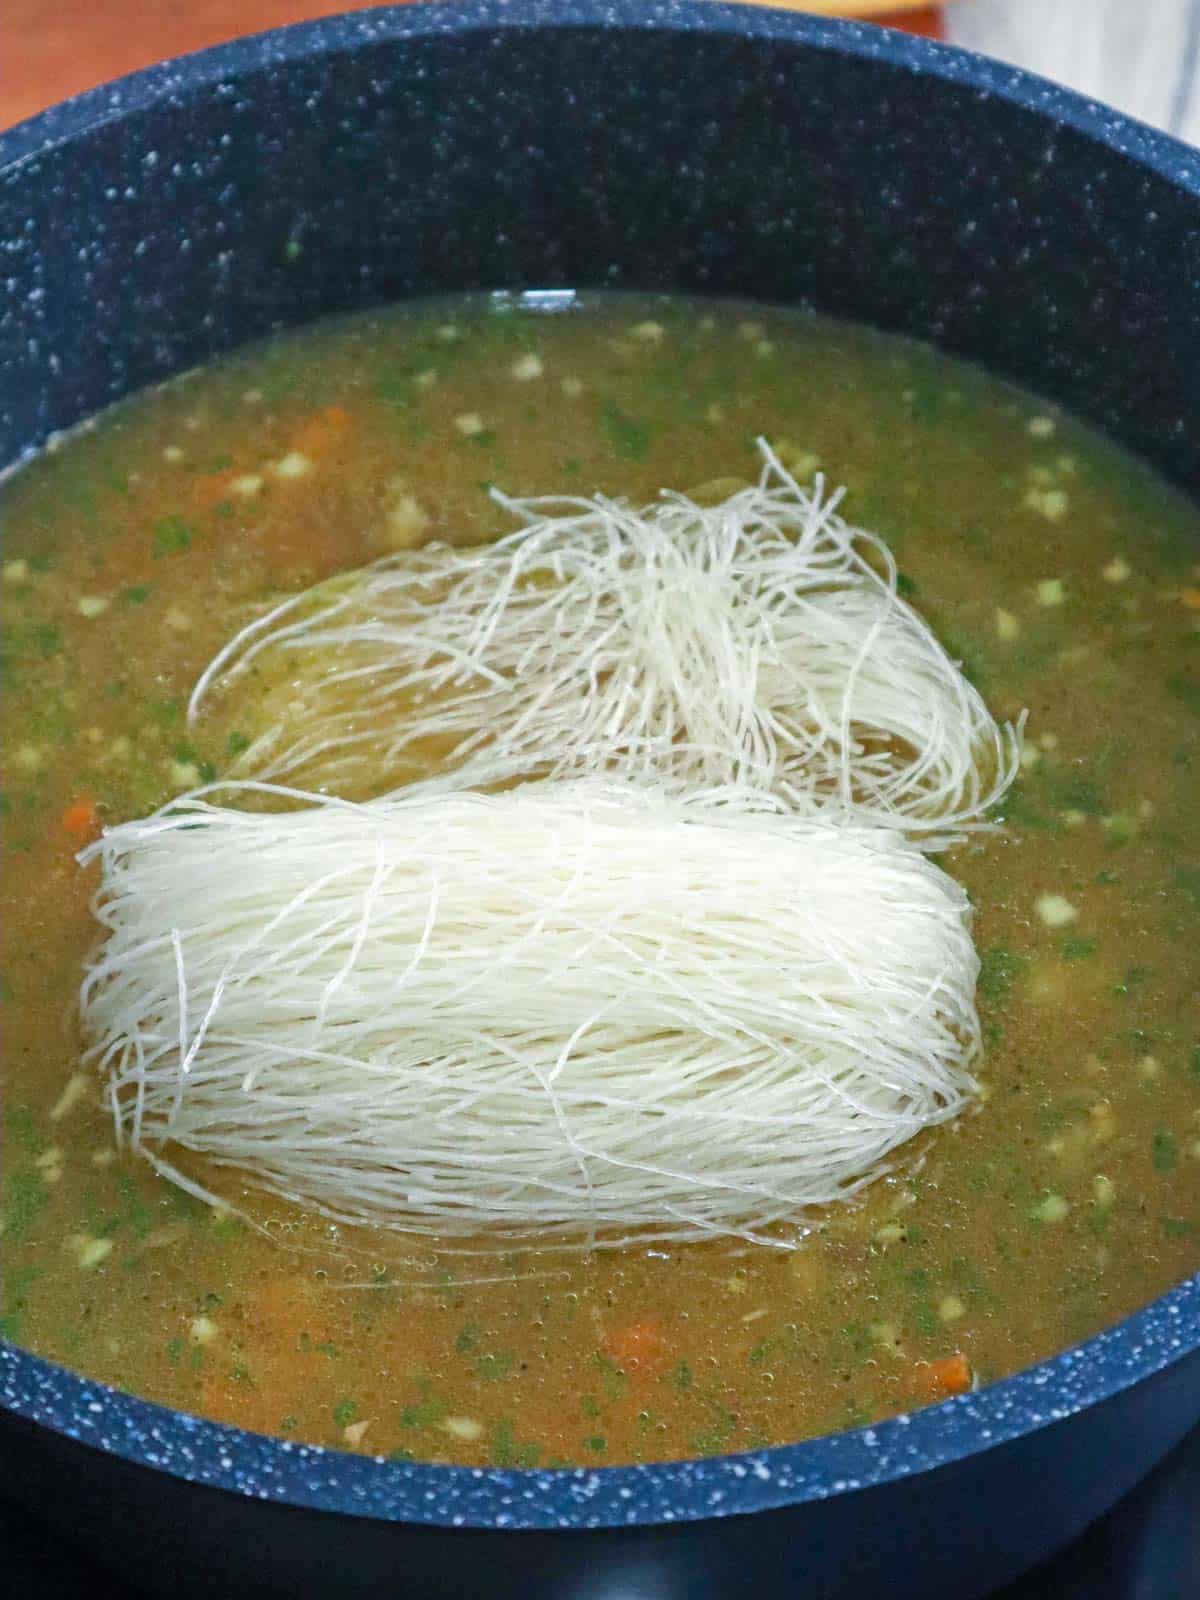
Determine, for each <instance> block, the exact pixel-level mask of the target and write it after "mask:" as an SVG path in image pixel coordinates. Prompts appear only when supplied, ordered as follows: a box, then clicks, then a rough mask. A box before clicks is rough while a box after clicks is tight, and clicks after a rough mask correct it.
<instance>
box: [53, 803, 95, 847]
mask: <svg viewBox="0 0 1200 1600" xmlns="http://www.w3.org/2000/svg"><path fill="white" fill-rule="evenodd" d="M62 825H63V831H64V832H65V833H67V834H69V835H70V836H71V838H72V839H74V840H76V841H77V842H78V843H79V844H87V843H88V842H89V840H92V839H94V838H95V837H96V835H97V834H98V833H99V832H100V815H99V813H98V812H97V810H96V802H95V801H94V800H89V799H88V798H87V797H86V796H85V797H84V798H83V799H80V800H76V801H75V802H74V803H73V804H72V805H69V806H68V807H67V809H66V810H65V811H64V812H63V814H62Z"/></svg>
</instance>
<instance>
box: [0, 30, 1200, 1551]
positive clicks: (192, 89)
mask: <svg viewBox="0 0 1200 1600" xmlns="http://www.w3.org/2000/svg"><path fill="white" fill-rule="evenodd" d="M618 28H619V29H621V30H624V31H626V32H631V33H633V32H638V33H655V32H661V33H666V34H678V33H684V34H711V35H726V36H737V37H746V38H756V39H763V40H768V41H771V40H775V41H778V42H780V43H786V44H800V45H803V46H807V47H809V48H812V49H817V50H824V51H829V52H832V53H836V54H844V55H849V56H854V57H859V58H863V59H867V60H875V61H879V62H881V63H883V64H885V65H887V66H888V67H890V68H892V69H895V70H898V71H902V72H908V73H912V74H915V75H920V76H925V77H933V78H937V79H940V80H943V81H946V82H948V83H952V84H956V85H960V86H965V87H967V88H969V89H974V90H975V91H976V93H977V94H978V96H979V97H980V98H981V99H989V98H997V99H1002V100H1006V101H1008V102H1010V103H1012V104H1014V105H1016V106H1019V107H1022V108H1024V109H1026V110H1028V111H1031V112H1034V113H1035V114H1037V115H1039V116H1041V117H1042V118H1044V119H1045V121H1046V123H1047V127H1048V128H1050V129H1052V128H1054V127H1056V126H1063V125H1065V126H1068V127H1070V128H1072V129H1075V130H1077V131H1079V132H1081V133H1083V134H1085V135H1086V136H1088V137H1090V138H1092V139H1093V140H1095V141H1096V143H1097V144H1098V145H1100V146H1101V147H1103V148H1104V149H1105V150H1107V151H1109V152H1112V153H1116V154H1118V155H1121V156H1123V157H1125V158H1126V159H1128V160H1130V161H1133V162H1135V163H1138V164H1140V165H1141V166H1143V167H1145V168H1148V169H1150V170H1152V171H1153V172H1155V173H1157V174H1158V175H1160V176H1161V177H1163V178H1165V179H1167V180H1168V181H1169V182H1171V183H1172V184H1173V185H1175V186H1176V187H1178V188H1180V189H1182V190H1183V191H1184V192H1185V193H1187V194H1189V195H1192V196H1194V197H1200V151H1194V150H1191V149H1190V148H1189V147H1187V146H1185V145H1183V144H1181V143H1180V142H1179V141H1177V140H1175V139H1172V138H1171V137H1169V136H1168V135H1166V134H1162V133H1158V132H1156V131H1154V130H1152V129H1150V128H1147V127H1145V126H1144V125H1143V124H1141V123H1138V122H1136V121H1134V120H1132V119H1131V118H1128V117H1125V116H1123V115H1121V114H1120V113H1118V112H1116V111H1114V110H1112V109H1111V108H1109V107H1107V106H1103V105H1099V104H1097V103H1096V102H1094V101H1089V100H1085V99H1083V98H1082V97H1081V96H1079V95H1076V94H1074V93H1072V92H1071V91H1069V90H1066V89H1062V88H1060V87H1058V86H1057V85H1055V84H1051V83H1049V82H1047V81H1046V80H1045V79H1042V78H1038V77H1036V76H1035V75H1033V74H1031V73H1028V72H1025V71H1023V70H1021V69H1018V68H1013V67H1009V66H1006V65H1004V64H1002V63H1000V62H996V61H991V60H989V59H986V58H984V57H981V56H976V55H973V54H970V53H968V52H966V51H962V50H957V49H954V48H952V47H950V46H946V45H941V44H937V43H934V42H933V41H931V40H927V39H921V38H914V37H910V36H908V35H905V34H900V33H894V32H891V31H889V30H885V29H881V28H879V27H877V26H875V25H873V24H863V23H855V22H839V21H833V20H830V19H828V18H823V17H813V16H804V15H801V14H798V13H795V12H782V11H771V10H768V9H763V8H761V7H759V6H755V7H754V8H753V9H751V8H746V7H741V6H734V5H726V4H719V3H716V0H658V3H654V4H646V3H644V0H469V3H457V4H453V5H447V4H421V5H407V6H403V7H386V8H379V9H372V10H368V11H364V12H357V13H352V14H348V15H342V16H335V17H330V18H323V19H320V20H318V21H315V22H305V23H298V24H296V25H294V26H292V27H288V28H281V29H276V30H273V31H271V32H268V33H261V34H255V35H251V36H249V37H246V38H241V39H237V40H234V41H233V42H231V43H229V44H223V45H218V46H216V47H215V48H212V49H208V50H204V51H200V52H198V53H196V54H194V55H189V56H183V57H180V58H177V59H174V60H171V61H167V62H163V63H161V64H158V65H156V66H152V67H148V68H146V69H144V70H142V71H139V72H135V73H132V74H130V75H129V76H127V77H124V78H120V79H117V80H116V81H115V82H113V83H110V84H105V85H102V86H101V87H100V88H97V89H92V90H89V91H87V92H86V93H84V94H81V95H77V96H75V97H74V98H72V99H70V100H66V101H64V102H62V103H61V104H60V105H57V106H53V107H51V108H50V109H49V110H47V111H44V112H42V113H40V114H39V115H38V116H36V117H33V118H31V119H30V120H29V121H27V122H24V123H20V124H18V125H17V126H16V127H15V128H12V129H10V130H7V131H6V132H4V133H0V178H2V177H4V176H5V175H12V174H13V173H14V171H15V170H16V169H17V168H19V167H20V166H22V165H24V164H25V163H26V162H28V161H31V160H33V159H35V158H36V157H37V156H38V155H39V154H41V153H43V152H45V151H47V150H49V149H52V148H54V147H55V146H57V145H60V144H63V143H69V142H71V141H73V140H75V139H79V138H81V137H84V136H86V134H87V133H88V132H89V131H90V130H92V129H95V128H97V127H100V126H102V125H104V124H106V123H109V122H112V121H114V120H120V119H122V118H124V117H126V116H129V115H131V114H136V113H137V112H139V111H143V110H145V109H147V108H148V107H151V106H154V105H159V104H163V103H172V102H174V103H176V104H182V103H184V102H185V101H186V100H187V98H188V97H189V95H191V94H194V93H196V92H199V91H201V90H203V89H207V88H209V87H211V86H212V85H214V84H216V83H219V82H221V81H223V80H228V79H230V78H233V77H237V76H242V75H245V74H247V73H250V72H256V71H262V70H271V69H273V70H278V69H279V68H281V67H286V66H287V65H288V64H289V63H290V62H293V61H298V60H302V59H311V58H313V57H317V56H321V55H327V56H337V55H340V54H346V53H349V52H353V51H354V50H355V49H358V48H361V47H363V46H365V45H368V44H371V43H378V42H385V41H387V42H403V41H405V40H418V39H423V38H428V37H436V36H468V35H471V34H473V33H495V32H497V31H499V32H501V33H508V32H519V31H529V30H536V31H556V32H557V31H571V30H579V29H596V30H601V31H604V32H611V31H613V30H614V29H618ZM1198 1347H1200V1274H1197V1275H1196V1276H1195V1277H1192V1278H1190V1279H1188V1280H1186V1281H1185V1282H1184V1283H1182V1284H1180V1285H1178V1286H1177V1287H1176V1288H1174V1289H1172V1290H1170V1291H1169V1292H1168V1293H1167V1294H1165V1295H1163V1296H1162V1297H1161V1298H1159V1299H1157V1300H1155V1301H1153V1302H1152V1303H1151V1304H1150V1305H1148V1306H1146V1307H1144V1308H1143V1309H1142V1310H1140V1311H1137V1312H1135V1313H1134V1314H1133V1315H1132V1316H1129V1317H1127V1318H1126V1319H1124V1320H1123V1321H1121V1322H1119V1323H1117V1324H1115V1325H1114V1326H1113V1327H1111V1328H1107V1329H1105V1330H1104V1331H1103V1332H1102V1333H1099V1334H1097V1335H1096V1336H1095V1337H1093V1338H1091V1339H1088V1340H1086V1341H1085V1342H1083V1343H1081V1344H1078V1345H1075V1346H1072V1347H1071V1348H1070V1349H1067V1350H1065V1351H1062V1352H1061V1353H1059V1354H1058V1355H1055V1356H1052V1357H1051V1358H1050V1359H1048V1360H1046V1361H1042V1362H1039V1363H1038V1364H1037V1365H1036V1366H1033V1367H1029V1368H1027V1369H1025V1370H1024V1371H1022V1372H1019V1373H1017V1374H1015V1375H1014V1376H1013V1377H1010V1378H1006V1379H1003V1380H1001V1381H999V1382H997V1383H993V1384H990V1385H988V1386H987V1387H986V1388H984V1389H982V1390H980V1391H979V1392H977V1393H973V1394H966V1395H960V1396H958V1397H956V1398H955V1399H952V1400H949V1401H946V1402H945V1403H943V1404H942V1405H939V1406H933V1407H929V1408H927V1409H924V1410H922V1411H918V1412H915V1413H913V1414H906V1415H900V1416H896V1417H892V1418H889V1419H888V1420H886V1421H883V1422H880V1423H876V1424H874V1425H872V1426H869V1427H864V1428H856V1429H853V1430H850V1431H847V1432H844V1433H838V1434H829V1435H825V1436H823V1437H821V1438H817V1439H807V1440H803V1441H801V1442H800V1443H799V1444H792V1445H781V1446H777V1447H775V1448H771V1449H766V1450H760V1451H753V1452H746V1453H741V1454H737V1455H729V1456H715V1457H711V1458H706V1459H703V1460H696V1461H693V1460H688V1461H673V1462H656V1463H649V1464H647V1465H644V1466H629V1467H596V1468H583V1467H579V1468H564V1469H555V1470H538V1469H507V1468H466V1467H448V1466H434V1465H429V1464H426V1463H421V1462H391V1461H388V1460H386V1459H385V1458H383V1457H372V1456H364V1455H359V1454H350V1453H348V1452H345V1451H340V1450H331V1449H326V1448H324V1447H322V1446H317V1445H303V1444H298V1443H295V1442H293V1441H291V1440H285V1439H274V1438H268V1437H266V1436H264V1435H261V1434H253V1433H249V1432H246V1431H244V1430H243V1429H240V1428H235V1427H230V1426H227V1425H225V1424H222V1423H216V1422H209V1421H207V1420H205V1419H203V1418H199V1417H194V1416H191V1415H189V1414H188V1413H186V1412H182V1411H175V1410H172V1409H170V1408H168V1407H165V1406H160V1405H157V1404H155V1403H153V1402H151V1401H147V1400H142V1399H139V1398H138V1397H137V1396H135V1395H131V1394H127V1393H125V1392H124V1391H121V1390H118V1389H114V1388H112V1387H110V1386H109V1385H106V1384H102V1383H96V1382H92V1381H90V1380H88V1379H87V1378H84V1377H82V1376H80V1375H79V1374H77V1373H74V1372H70V1371H68V1370H67V1369H65V1368H63V1367H60V1366H57V1365H55V1364H54V1363H52V1362H49V1361H45V1360H43V1359H41V1358H40V1357H38V1356H35V1355H33V1354H31V1353H30V1352H28V1351H26V1350H23V1349H21V1348H19V1347H18V1346H16V1345H13V1344H10V1343H7V1342H6V1341H4V1340H0V1411H3V1410H8V1411H11V1412H13V1413H14V1414H16V1415H17V1416H20V1417H23V1418H25V1419H27V1420H28V1421H30V1422H32V1423H35V1424H37V1425H38V1426H40V1427H42V1428H45V1429H47V1430H49V1431H51V1432H54V1433H57V1434H59V1435H62V1436H65V1437H66V1438H70V1439H74V1440H77V1441H79V1442H80V1443H82V1444H84V1445H87V1446H91V1447H93V1448H96V1449H99V1450H101V1451H104V1452H107V1453H109V1454H112V1455H116V1456H119V1457H121V1458H123V1459H125V1460H127V1461H130V1462H132V1463H135V1464H137V1465H140V1466H143V1467H147V1468H150V1469H153V1470H155V1471H161V1472H166V1473H168V1474H170V1475H172V1476H175V1477H178V1478H182V1479H186V1480H188V1481H190V1482H194V1483H201V1484H206V1485H209V1486H211V1487H213V1488H217V1489H223V1490H226V1491H229V1492H232V1493H236V1494H240V1495H245V1496H248V1497H253V1498H259V1499H266V1500H270V1501H273V1502H276V1503H279V1504H285V1505H294V1506H306V1507H310V1508H313V1509H317V1510H321V1511H325V1512H330V1513H335V1514H342V1515H349V1516H358V1517H372V1518H377V1519H380V1520H384V1521H394V1522H408V1523H418V1524H426V1525H432V1526H440V1527H470V1528H492V1529H585V1528H612V1527H631V1528H635V1527H639V1526H655V1525H659V1526H661V1525H664V1524H671V1523H687V1522H694V1521H700V1520H704V1519H708V1518H717V1517H725V1516H732V1515H740V1514H745V1513H748V1512H756V1511H766V1510H771V1509H775V1508H779V1507H786V1506H790V1505H796V1504H801V1503H804V1502H818V1501H821V1500H826V1499H830V1498H832V1497H834V1496H839V1495H842V1494H846V1493H850V1492H852V1491H855V1490H862V1489H867V1488H870V1487H873V1486H876V1485H880V1484H884V1483H887V1482H889V1481H893V1480H897V1479H901V1478H906V1477H911V1476H914V1475H916V1474H918V1473H922V1472H928V1471H932V1470H934V1469H936V1468H939V1467H943V1466H948V1465H950V1464H951V1463H953V1462H955V1461H958V1460H961V1459H963V1458H966V1457H969V1456H974V1455H978V1454H982V1453H983V1452H984V1451H987V1450H992V1449H995V1448H997V1447H998V1446H1001V1445H1003V1444H1005V1443H1007V1442H1010V1441H1013V1440H1016V1439H1018V1438H1021V1437H1023V1436H1025V1435H1028V1434H1031V1433H1034V1432H1037V1431H1038V1430H1040V1429H1042V1428H1045V1427H1049V1426H1051V1425H1052V1424H1054V1423H1056V1422H1060V1421H1063V1420H1065V1419H1066V1418H1068V1417H1071V1416H1073V1415H1076V1414H1077V1413H1079V1412H1081V1411H1083V1410H1086V1409H1087V1408H1088V1407H1090V1406H1092V1405H1095V1404H1097V1403H1099V1402H1101V1401H1104V1400H1107V1399H1109V1398H1111V1397H1112V1396H1115V1395H1117V1394H1119V1393H1121V1392H1122V1391H1123V1390H1125V1389H1128V1388H1130V1387H1131V1386H1132V1385H1134V1384H1137V1383H1140V1382H1141V1381H1143V1380H1144V1379H1147V1378H1149V1377H1151V1376H1152V1375H1153V1374H1154V1373H1156V1372H1159V1371H1161V1370H1162V1369H1164V1368H1166V1367H1168V1366H1170V1365H1171V1364H1173V1363H1174V1362H1176V1361H1178V1360H1180V1359H1182V1358H1183V1357H1184V1356H1186V1355H1188V1354H1190V1353H1191V1352H1193V1351H1194V1350H1196V1349H1197V1348H1198Z"/></svg>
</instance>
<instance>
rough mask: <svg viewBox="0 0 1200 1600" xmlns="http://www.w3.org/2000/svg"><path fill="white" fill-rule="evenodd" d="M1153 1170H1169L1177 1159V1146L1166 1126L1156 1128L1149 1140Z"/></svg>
mask: <svg viewBox="0 0 1200 1600" xmlns="http://www.w3.org/2000/svg"><path fill="white" fill-rule="evenodd" d="M1151 1151H1152V1156H1153V1161H1154V1170H1155V1172H1170V1171H1171V1170H1172V1168H1173V1167H1174V1166H1175V1163H1176V1162H1177V1161H1178V1160H1179V1146H1178V1145H1177V1144H1176V1143H1175V1139H1174V1136H1173V1135H1172V1134H1171V1133H1170V1132H1169V1131H1168V1129H1166V1128H1156V1129H1155V1130H1154V1138H1153V1140H1152V1142H1151Z"/></svg>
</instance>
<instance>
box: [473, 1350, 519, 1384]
mask: <svg viewBox="0 0 1200 1600" xmlns="http://www.w3.org/2000/svg"><path fill="white" fill-rule="evenodd" d="M516 1361H517V1358H516V1356H514V1355H511V1354H510V1353H509V1352H508V1351H507V1350H495V1351H489V1353H488V1354H487V1355H484V1356H480V1358H479V1360H478V1361H477V1362H476V1363H475V1371H476V1372H477V1373H478V1374H479V1376H480V1377H481V1378H486V1379H487V1380H488V1382H490V1383H494V1382H495V1381H496V1380H497V1379H498V1378H506V1377H507V1376H508V1374H509V1373H510V1372H511V1371H512V1369H513V1367H514V1366H515V1365H516Z"/></svg>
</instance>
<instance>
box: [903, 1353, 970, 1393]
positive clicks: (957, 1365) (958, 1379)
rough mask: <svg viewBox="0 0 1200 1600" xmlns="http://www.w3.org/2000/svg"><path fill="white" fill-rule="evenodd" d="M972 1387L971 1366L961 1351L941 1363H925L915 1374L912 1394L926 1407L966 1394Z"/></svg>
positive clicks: (922, 1363)
mask: <svg viewBox="0 0 1200 1600" xmlns="http://www.w3.org/2000/svg"><path fill="white" fill-rule="evenodd" d="M970 1387H971V1364H970V1362H969V1361H968V1360H967V1358H966V1356H964V1355H963V1354H962V1352H961V1351H960V1352H959V1353H958V1354H957V1355H953V1356H945V1357H943V1358H942V1360H940V1361H923V1362H921V1364H920V1365H919V1366H918V1367H916V1368H915V1370H914V1372H913V1383H912V1392H913V1394H914V1395H915V1396H916V1398H917V1399H919V1400H921V1401H922V1402H924V1403H925V1404H926V1405H932V1404H933V1402H934V1401H936V1400H948V1399H949V1398H950V1396H951V1395H954V1394H965V1393H966V1392H967V1390H968V1389H969V1388H970Z"/></svg>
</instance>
